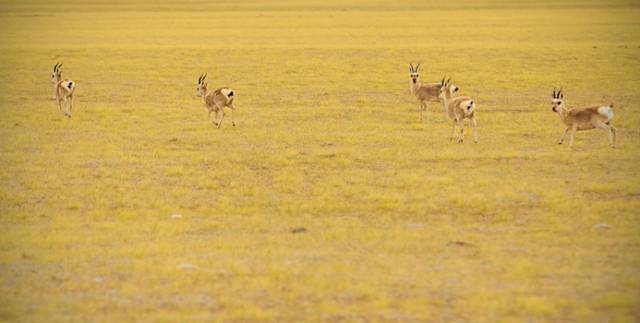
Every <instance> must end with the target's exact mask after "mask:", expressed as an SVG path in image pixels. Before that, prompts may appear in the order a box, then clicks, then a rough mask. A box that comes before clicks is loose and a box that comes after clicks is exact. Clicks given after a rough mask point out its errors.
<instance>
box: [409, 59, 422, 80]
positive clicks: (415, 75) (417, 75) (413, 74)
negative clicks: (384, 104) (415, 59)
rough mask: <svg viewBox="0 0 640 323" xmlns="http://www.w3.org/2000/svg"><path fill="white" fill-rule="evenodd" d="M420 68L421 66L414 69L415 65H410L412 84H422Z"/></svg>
mask: <svg viewBox="0 0 640 323" xmlns="http://www.w3.org/2000/svg"><path fill="white" fill-rule="evenodd" d="M419 68H420V64H418V65H416V67H413V64H409V75H411V82H412V83H413V84H417V83H418V82H420V73H419V72H418V69H419Z"/></svg>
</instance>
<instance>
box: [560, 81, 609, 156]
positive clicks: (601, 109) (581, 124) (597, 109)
mask: <svg viewBox="0 0 640 323" xmlns="http://www.w3.org/2000/svg"><path fill="white" fill-rule="evenodd" d="M551 103H552V108H551V110H552V111H553V112H555V113H557V114H558V115H559V116H560V120H562V122H563V123H564V124H565V125H566V128H565V129H564V132H563V133H562V136H561V137H560V140H558V144H562V143H563V142H564V138H565V137H566V135H567V133H568V132H569V130H571V138H570V139H569V147H572V146H573V140H574V138H575V136H576V131H578V130H591V129H595V128H599V129H602V130H604V131H606V132H608V133H609V146H611V147H612V148H613V147H615V145H616V139H617V133H616V130H617V129H616V128H615V127H614V126H613V125H612V124H611V120H612V119H613V103H611V104H609V105H600V106H592V107H585V108H572V109H567V108H566V107H565V105H564V94H563V93H562V90H560V91H558V93H556V91H555V90H553V99H552V100H551Z"/></svg>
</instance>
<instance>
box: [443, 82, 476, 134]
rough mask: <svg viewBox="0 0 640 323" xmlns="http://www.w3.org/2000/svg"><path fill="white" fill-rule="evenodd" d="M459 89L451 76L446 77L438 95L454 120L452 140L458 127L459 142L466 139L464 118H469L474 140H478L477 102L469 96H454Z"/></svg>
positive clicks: (448, 115) (450, 117)
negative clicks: (452, 81)
mask: <svg viewBox="0 0 640 323" xmlns="http://www.w3.org/2000/svg"><path fill="white" fill-rule="evenodd" d="M458 90H459V88H458V87H457V86H455V85H454V84H453V83H451V78H449V79H448V80H446V81H445V78H444V77H443V78H442V81H441V82H440V92H439V95H438V97H439V98H440V100H441V101H442V105H444V108H445V110H446V111H447V117H449V119H451V120H452V121H453V129H452V131H451V140H454V136H455V135H456V127H457V128H460V134H459V135H458V138H457V142H458V143H461V142H462V141H463V140H464V119H469V121H471V126H472V127H473V142H478V132H477V129H476V127H477V125H478V122H477V120H476V103H475V102H473V100H472V99H471V98H470V97H468V96H455V97H454V94H455V93H456V92H457V91H458Z"/></svg>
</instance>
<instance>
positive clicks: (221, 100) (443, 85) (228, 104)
mask: <svg viewBox="0 0 640 323" xmlns="http://www.w3.org/2000/svg"><path fill="white" fill-rule="evenodd" d="M419 69H420V64H417V65H416V66H415V67H414V66H413V64H409V74H410V82H409V89H410V91H411V94H412V95H413V96H415V98H416V99H417V101H418V108H419V110H420V120H423V118H424V112H425V111H427V102H428V101H433V102H440V103H442V107H443V110H444V114H445V117H447V118H449V119H450V120H451V121H452V123H453V129H452V132H451V137H450V140H452V141H453V140H456V142H458V143H461V142H463V140H464V120H465V119H468V120H469V121H470V123H471V126H472V129H473V142H478V134H477V131H476V127H477V120H476V113H477V111H476V103H475V102H474V100H473V99H472V98H470V97H468V96H458V95H457V93H458V90H459V88H458V87H457V86H456V85H454V84H453V83H452V82H451V78H449V79H447V80H446V81H445V78H442V81H440V82H439V83H422V81H420V73H419ZM206 78H207V74H206V73H203V74H201V75H200V77H198V83H197V87H196V94H197V96H199V97H201V98H202V100H203V102H204V105H205V107H206V108H207V111H208V115H207V117H208V119H209V120H211V113H212V112H215V113H216V115H215V120H214V121H213V125H214V126H215V127H217V128H220V125H222V120H223V118H224V114H225V112H224V108H229V109H230V110H231V125H232V126H234V127H235V126H236V122H235V119H234V112H235V107H234V105H233V102H234V99H235V97H236V93H235V91H234V90H232V89H231V88H228V87H219V88H216V89H215V90H214V91H209V83H208V82H207V80H206ZM51 83H52V84H53V87H54V92H55V100H56V101H57V103H58V107H59V109H60V111H63V106H64V115H65V116H66V117H68V118H71V111H72V109H73V95H74V93H75V89H76V82H74V81H72V80H68V79H64V78H63V76H62V63H56V64H55V65H54V66H53V73H52V76H51ZM551 102H552V111H553V112H555V113H557V114H558V116H560V120H561V121H562V122H563V123H564V125H565V129H564V132H563V134H562V136H561V137H560V140H559V141H558V144H562V143H563V142H564V138H565V137H566V135H567V133H569V131H571V137H570V140H569V146H570V147H572V146H573V140H574V138H575V134H576V131H578V130H591V129H595V128H598V129H602V130H604V131H606V132H607V133H608V135H609V146H610V147H612V148H613V147H615V144H616V139H617V133H616V130H617V129H616V128H615V127H614V126H613V125H612V124H611V120H612V119H613V104H612V103H611V104H608V105H597V106H591V107H584V108H572V109H568V108H566V107H565V104H564V94H563V93H562V89H560V90H559V91H557V92H556V90H555V89H554V90H553V95H552V100H551ZM458 129H459V131H456V130H458ZM456 133H457V136H456Z"/></svg>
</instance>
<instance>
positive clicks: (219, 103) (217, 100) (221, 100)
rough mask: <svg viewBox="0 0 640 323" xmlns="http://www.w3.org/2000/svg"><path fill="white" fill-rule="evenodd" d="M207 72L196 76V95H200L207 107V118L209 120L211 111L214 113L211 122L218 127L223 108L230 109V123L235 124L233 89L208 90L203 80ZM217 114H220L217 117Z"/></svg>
mask: <svg viewBox="0 0 640 323" xmlns="http://www.w3.org/2000/svg"><path fill="white" fill-rule="evenodd" d="M206 78H207V74H206V73H205V74H202V75H200V77H199V78H198V87H197V88H196V92H197V95H198V96H199V97H202V99H203V101H204V105H205V106H206V107H207V111H208V112H209V114H208V115H207V118H208V119H209V120H211V112H214V111H215V113H216V116H215V121H213V124H214V125H215V126H216V127H218V128H220V125H221V124H222V119H223V118H224V108H225V107H228V108H229V109H231V125H233V126H234V127H235V126H236V122H235V120H234V118H233V113H234V111H235V107H234V106H233V100H234V98H235V91H233V90H232V89H230V88H228V87H221V88H217V89H216V90H214V91H211V92H209V83H208V82H205V80H206ZM218 115H219V116H220V117H219V118H218Z"/></svg>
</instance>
